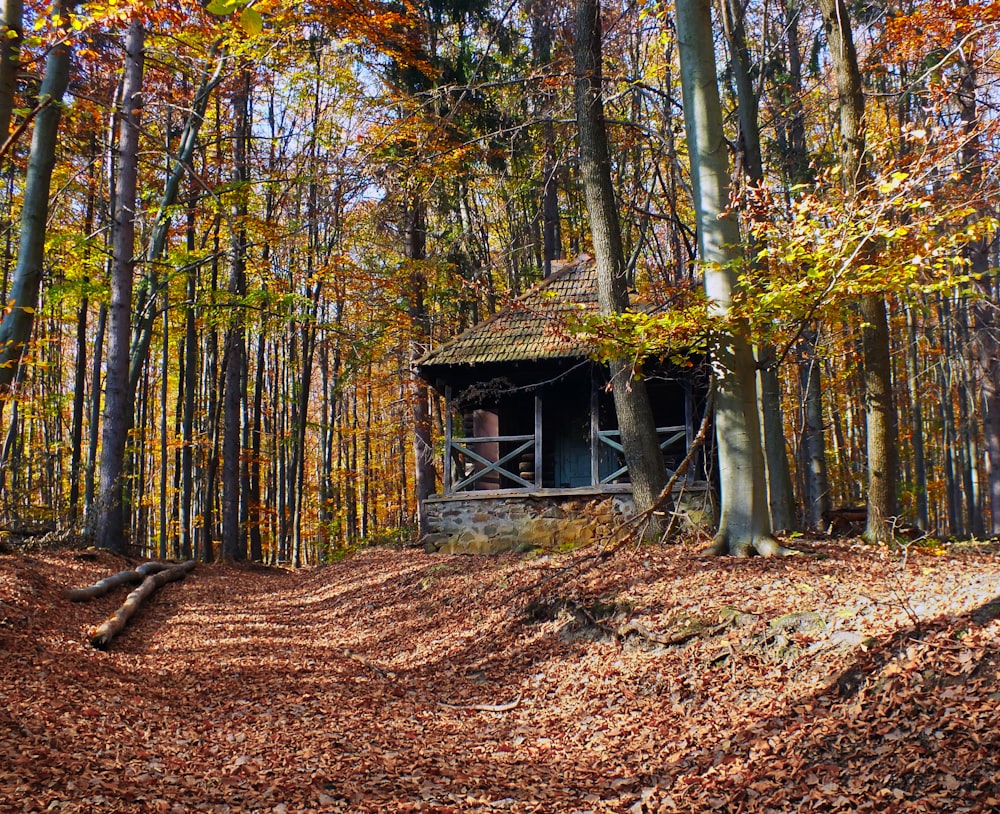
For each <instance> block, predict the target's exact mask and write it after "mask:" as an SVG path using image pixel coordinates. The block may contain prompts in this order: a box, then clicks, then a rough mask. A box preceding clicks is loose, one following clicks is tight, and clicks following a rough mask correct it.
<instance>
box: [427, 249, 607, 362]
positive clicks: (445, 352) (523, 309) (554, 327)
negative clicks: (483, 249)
mask: <svg viewBox="0 0 1000 814" xmlns="http://www.w3.org/2000/svg"><path fill="white" fill-rule="evenodd" d="M596 312H597V267H596V265H595V263H594V261H593V259H592V258H591V257H589V256H588V255H585V254H584V255H580V257H578V258H577V259H576V260H573V261H571V262H568V263H565V264H563V265H561V266H560V267H557V268H556V270H554V271H553V272H552V274H551V275H549V276H548V277H546V278H545V279H544V280H542V281H541V282H540V283H537V284H536V285H534V286H532V287H531V288H530V289H528V291H526V292H525V293H524V294H523V295H522V296H520V297H518V298H517V299H516V300H514V301H513V302H512V303H510V305H508V306H507V307H505V308H503V309H501V310H500V311H498V312H497V313H496V314H494V315H493V316H492V317H490V318H489V319H487V320H484V321H483V322H480V323H478V324H477V325H474V326H473V327H471V328H469V329H468V330H467V331H464V332H463V333H460V334H459V335H458V336H456V337H454V338H453V339H450V340H448V341H447V342H445V343H443V344H441V345H439V346H438V347H436V348H434V349H433V350H431V351H429V352H428V353H426V354H424V356H422V357H421V358H420V359H418V360H417V367H418V368H428V367H438V366H451V365H475V364H481V363H486V362H520V361H529V360H530V361H534V360H542V359H567V358H581V357H584V356H587V354H588V350H589V344H588V341H587V338H586V337H584V336H583V335H581V334H576V333H573V332H572V329H571V328H570V322H571V320H570V317H571V316H573V315H576V316H586V315H588V314H593V313H596Z"/></svg>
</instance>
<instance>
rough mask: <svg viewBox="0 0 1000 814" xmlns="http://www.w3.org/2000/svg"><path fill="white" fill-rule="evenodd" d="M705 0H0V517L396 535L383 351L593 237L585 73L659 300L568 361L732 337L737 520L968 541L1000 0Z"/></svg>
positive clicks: (400, 398)
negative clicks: (710, 184)
mask: <svg viewBox="0 0 1000 814" xmlns="http://www.w3.org/2000/svg"><path fill="white" fill-rule="evenodd" d="M707 6H708V4H700V3H683V2H682V3H678V4H676V6H675V5H674V4H668V3H654V2H634V3H632V2H606V3H604V4H603V6H602V5H598V4H596V3H592V2H589V1H588V0H580V2H579V3H578V4H577V6H575V7H574V6H572V4H564V3H561V2H558V0H552V1H551V2H543V0H527V2H518V0H512V2H510V3H508V4H502V5H501V4H490V3H485V2H482V0H466V2H457V0H451V1H449V0H419V2H418V1H416V0H415V1H414V2H408V0H386V2H381V0H362V2H360V3H346V2H341V0H334V1H333V2H329V3H311V2H303V3H294V4H292V3H282V2H280V0H259V1H257V2H255V1H254V0H211V2H209V3H207V4H203V3H196V2H190V0H169V1H168V2H157V3H150V2H141V1H140V0H128V2H125V1H124V0H118V1H116V0H95V2H91V3H80V2H76V0H58V2H54V3H53V4H51V5H47V4H39V3H35V2H33V0H29V2H28V3H22V2H21V1H20V0H8V2H7V3H5V6H4V15H5V19H4V25H5V31H6V37H5V39H4V40H3V42H2V44H0V52H2V59H0V131H2V132H3V133H4V134H5V140H4V141H3V145H2V147H0V174H2V178H3V184H2V190H0V234H2V240H3V248H2V256H0V263H2V277H0V289H2V292H3V298H4V299H3V302H4V303H6V306H5V309H4V312H3V319H2V322H0V355H2V360H0V362H2V363H0V386H2V388H3V393H2V401H0V419H2V421H0V424H2V426H3V433H4V435H3V442H2V448H0V524H2V526H3V527H4V528H5V529H7V530H8V531H10V532H12V533H16V534H19V535H39V534H45V533H50V532H56V533H65V532H67V531H68V532H73V533H76V532H81V531H82V532H85V533H87V534H89V535H91V536H93V537H94V538H95V539H96V540H97V542H98V544H99V545H101V546H102V547H104V548H109V549H111V550H112V551H116V552H119V553H122V552H124V551H126V550H129V551H131V552H134V553H144V554H146V555H148V556H159V557H173V558H183V559H189V558H192V557H194V558H198V559H201V560H206V561H207V560H212V559H214V558H216V557H218V556H221V557H223V558H225V559H233V560H239V559H251V560H255V561H261V562H268V563H278V564H286V563H287V564H293V565H302V564H312V563H318V562H323V561H327V560H329V559H330V558H332V557H335V556H336V555H337V554H338V552H341V551H344V550H347V549H350V548H351V547H353V546H356V545H358V544H359V543H362V542H378V541H387V542H405V541H410V540H412V539H414V538H415V537H416V536H417V535H418V534H419V528H418V525H419V523H418V511H417V508H418V501H419V499H420V497H421V496H423V495H425V494H427V493H429V492H432V491H434V489H435V481H436V480H439V479H440V477H441V475H440V472H437V473H435V472H433V471H430V472H428V471H427V467H426V465H425V464H426V461H424V460H421V458H422V457H423V455H424V453H420V454H417V453H415V451H414V450H428V449H430V450H438V449H439V445H440V443H441V436H442V432H443V426H444V416H443V414H442V410H443V406H442V403H441V400H440V399H439V397H438V395H437V394H435V393H434V392H433V391H432V390H430V389H429V388H428V387H427V385H426V384H425V383H423V382H422V381H421V380H419V379H418V378H417V377H415V376H414V375H413V373H412V365H413V362H414V361H415V360H416V359H418V358H419V357H420V356H421V355H422V354H423V353H424V352H426V351H427V350H428V349H430V348H433V347H435V346H436V345H438V344H440V343H441V342H443V341H445V340H447V339H448V338H449V337H452V336H454V335H455V334H456V333H458V332H459V331H461V330H462V329H464V328H466V327H468V326H470V325H473V324H476V323H477V322H479V321H482V320H484V319H486V318H488V317H489V316H490V315H491V314H493V313H495V312H496V311H497V309H499V308H500V307H502V306H503V305H504V304H505V303H508V302H510V301H511V299H512V298H515V297H516V296H518V295H519V294H521V293H522V292H524V291H525V290H526V289H527V288H528V287H530V286H531V285H532V284H533V283H535V282H537V281H538V280H539V279H541V278H542V277H543V275H545V274H546V272H547V270H548V269H549V268H550V267H551V265H552V263H553V262H555V261H558V260H560V259H562V258H572V257H575V256H577V255H578V254H580V253H581V252H594V251H595V248H596V249H597V252H596V253H597V257H598V261H599V262H600V259H601V253H600V246H597V247H595V245H594V243H595V242H596V239H595V231H596V230H595V229H594V228H593V227H592V223H593V221H592V218H593V206H592V202H591V198H590V191H589V190H588V183H589V182H588V175H587V172H586V170H587V164H588V156H589V153H588V152H587V150H586V149H584V148H585V147H586V144H587V140H586V139H585V138H584V136H585V134H586V132H588V131H586V130H585V127H584V125H585V121H584V120H585V118H586V117H585V116H583V115H581V113H580V111H581V110H582V108H581V107H580V104H579V100H580V94H581V92H582V91H581V87H582V86H586V87H584V92H589V93H593V94H596V95H597V98H598V99H599V100H600V101H601V104H602V107H603V110H602V117H601V118H600V120H596V121H597V124H598V125H599V129H600V130H601V131H602V134H603V136H604V137H605V141H606V150H607V156H606V160H605V161H604V163H603V165H602V166H603V167H604V169H605V170H606V174H607V176H608V179H609V181H610V183H611V185H612V186H611V190H613V209H614V212H615V215H616V219H617V223H618V231H619V232H620V244H621V245H620V249H621V253H620V256H621V258H622V259H623V262H622V263H620V266H621V268H620V270H621V271H623V272H627V277H628V280H629V283H630V285H631V286H632V287H633V290H637V291H641V292H643V293H644V295H645V296H648V297H652V298H659V299H660V301H662V302H664V303H671V304H672V307H670V308H667V309H666V310H665V311H662V312H660V314H659V316H656V317H650V318H646V319H643V318H640V317H639V316H638V315H625V316H629V317H633V318H623V317H622V316H621V315H619V318H618V319H611V318H609V319H608V321H606V322H605V323H604V324H602V325H600V326H597V327H596V328H595V340H594V348H595V350H594V353H595V356H599V355H600V354H602V353H603V354H609V351H608V337H610V338H611V343H612V350H611V351H610V355H609V358H613V359H615V360H621V359H623V358H624V359H632V360H637V362H636V364H638V363H639V362H641V360H643V359H647V358H672V359H679V360H681V361H682V362H683V360H684V359H685V358H687V359H693V358H694V357H695V356H697V354H698V353H701V352H704V351H706V350H709V349H711V348H713V347H715V345H714V344H713V343H717V342H718V337H719V336H720V335H725V336H730V337H736V339H735V340H734V341H733V344H732V347H734V348H737V350H736V351H734V357H735V356H739V354H741V353H742V354H745V360H744V361H745V362H746V364H749V365H750V369H751V371H752V373H751V375H750V378H749V380H747V379H746V377H745V376H744V377H743V378H742V379H741V381H742V384H741V385H740V387H741V388H742V390H741V395H740V396H739V398H741V399H742V405H743V407H745V406H746V404H747V403H748V400H749V403H751V404H754V403H755V402H756V401H758V400H759V404H760V417H759V418H758V417H757V416H756V413H755V414H754V417H753V420H751V421H749V424H750V425H753V426H754V427H755V429H754V430H753V433H751V435H753V437H754V438H755V439H756V440H755V441H754V443H755V444H756V445H757V448H758V450H759V454H757V456H756V457H757V458H759V459H760V460H761V461H766V478H767V493H766V494H767V497H766V500H767V502H768V508H767V514H768V517H767V522H766V525H767V530H768V531H769V530H774V531H811V530H827V529H828V528H829V524H830V518H831V516H834V515H835V514H836V512H837V511H838V510H839V511H843V510H845V509H850V510H855V512H856V513H857V512H860V514H861V515H862V516H867V524H868V525H867V528H866V533H868V536H870V537H871V538H874V539H876V540H883V539H886V538H887V537H891V536H893V535H894V534H895V533H896V531H897V530H899V529H901V528H902V527H907V528H909V529H915V530H917V533H918V534H927V535H933V536H938V537H941V538H954V539H958V538H980V539H982V538H985V537H989V536H992V535H995V534H996V533H997V531H998V529H1000V347H998V338H1000V337H998V332H997V331H998V326H1000V318H998V314H997V303H998V296H997V277H996V274H995V269H996V267H997V265H998V257H997V255H998V250H1000V246H998V241H997V233H998V232H997V228H998V224H997V221H996V212H995V210H996V206H997V195H998V192H1000V177H998V175H997V171H996V167H997V166H998V165H997V161H996V150H997V148H998V146H1000V141H998V138H1000V134H998V132H997V126H998V113H997V112H998V107H997V104H998V101H1000V97H998V93H997V91H998V89H997V86H996V81H997V78H998V71H997V67H998V66H997V48H998V46H1000V4H998V3H995V2H992V1H991V0H990V1H988V0H952V1H950V2H940V0H904V1H903V2H887V1H885V0H857V2H843V0H817V2H815V3H812V2H804V1H803V0H780V2H778V1H777V0H772V2H764V0H721V2H720V3H717V4H715V6H716V7H715V8H714V9H713V12H712V17H711V19H710V18H708V17H707V16H706V13H707ZM588 15H589V17H588ZM581 20H583V22H581ZM587 20H589V22H590V24H591V25H590V27H589V29H588V27H587V25H586V24H585V23H586V22H587ZM692 26H693V28H692ZM585 30H586V31H585ZM692 31H694V32H696V33H699V34H700V35H702V38H703V40H704V42H707V43H708V45H707V47H706V48H702V49H701V59H702V62H701V63H699V66H698V67H699V68H700V69H701V70H702V73H701V74H697V76H701V77H702V80H698V81H695V80H692V79H691V77H692V76H694V74H692V71H693V70H694V68H693V67H692V66H693V65H694V63H693V62H692V57H691V56H686V55H685V53H688V54H690V50H689V51H688V52H685V48H688V49H690V48H692V47H693V46H692V45H691V43H692V42H694V38H693V35H692ZM584 33H587V35H588V37H589V39H588V40H587V41H586V43H588V44H589V46H593V48H592V53H591V54H590V56H594V55H595V54H596V69H595V67H594V65H593V64H591V65H590V67H587V63H585V62H581V58H582V57H587V53H585V51H586V48H584V47H583V45H582V43H584V39H583V34H584ZM706 36H707V37H708V39H707V40H705V39H704V37H706ZM709 58H710V59H709ZM705 60H707V61H705ZM581 65H583V66H584V67H581ZM706 66H707V67H706ZM705 76H708V77H709V80H708V81H707V82H706V81H704V77H705ZM581 77H582V78H583V80H586V81H585V82H583V85H581ZM587 83H589V85H588V84H587ZM695 86H697V87H698V88H706V87H709V86H710V87H711V88H712V89H717V91H718V93H717V96H716V97H715V101H714V102H711V101H710V102H708V103H706V102H705V99H704V98H702V96H699V95H697V94H696V93H695V91H694V89H695ZM708 96H712V94H708ZM575 102H576V104H575ZM706 104H707V107H705V106H706ZM712 105H714V107H715V109H716V113H717V116H716V118H717V119H718V125H717V126H718V127H721V130H720V131H719V132H720V133H721V136H720V140H719V143H718V144H717V145H716V148H715V149H714V153H713V155H714V156H715V158H716V159H718V160H720V161H721V162H722V163H721V164H720V165H719V166H718V167H716V170H715V176H714V177H715V179H716V180H720V179H721V181H720V183H721V186H720V187H719V189H720V190H722V194H723V195H724V197H723V199H722V201H721V203H719V204H718V205H717V206H716V209H715V210H714V211H711V210H706V209H705V205H704V204H705V197H704V196H705V188H706V187H705V183H706V182H705V180H704V177H702V176H703V175H704V173H703V172H702V171H703V170H704V164H703V163H699V160H696V158H697V157H696V156H695V155H694V153H695V152H696V143H695V142H696V141H697V138H696V139H695V141H692V134H694V133H696V131H697V132H701V131H700V130H698V128H699V127H700V126H701V125H700V124H698V122H700V121H701V114H702V112H703V110H705V109H710V108H712ZM707 118H708V119H711V116H708V117H707ZM698 149H700V148H698ZM693 167H694V168H695V170H694V172H695V173H696V174H697V173H699V172H701V174H700V175H696V174H693V170H692V168H693ZM706 177H707V176H706ZM718 224H722V225H724V226H726V229H725V230H722V231H721V232H720V230H719V229H717V228H716V226H717V225H718ZM711 235H715V237H714V238H713V239H714V241H715V243H714V244H713V245H708V243H707V241H708V240H709V238H710V236H711ZM713 252H714V253H713ZM720 258H721V259H720ZM720 274H721V276H722V277H724V278H725V286H726V289H727V292H728V293H727V294H726V297H725V300H726V301H725V303H722V301H721V300H720V298H719V294H718V288H713V285H715V284H714V283H713V282H712V280H713V279H715V278H719V277H720ZM685 354H690V356H685ZM740 358H743V357H740ZM747 360H748V361H747ZM691 363H692V364H693V362H691ZM746 364H744V368H746ZM722 378H723V380H724V379H725V377H724V376H723V377H722ZM755 379H756V382H755V381H754V380H755ZM758 392H759V396H758ZM725 393H726V391H725V388H723V389H722V390H720V396H719V398H718V399H717V410H718V411H719V423H720V425H721V424H722V423H724V420H725V416H726V415H728V414H732V413H733V411H734V410H737V409H738V405H737V406H734V404H735V402H733V401H732V400H731V399H730V400H728V401H727V399H728V398H729V396H726V395H725ZM743 415H744V419H745V418H746V410H744V412H743ZM727 426H728V425H727ZM757 436H759V438H757ZM727 443H728V442H727V441H726V440H725V439H723V440H722V441H721V442H720V449H719V455H720V466H721V467H723V468H724V467H725V457H726V455H727V454H728V453H727V452H726V450H725V449H724V447H726V444H727ZM730 445H731V444H730ZM418 464H424V466H423V467H421V466H418ZM438 466H440V464H438ZM422 468H423V470H424V471H423V473H422V474H420V472H421V469H422ZM758 468H759V467H758ZM721 477H722V479H723V481H724V482H725V479H726V477H727V475H726V474H725V472H722V473H721ZM753 477H754V478H757V477H758V476H757V475H754V476H753ZM761 499H762V498H760V497H759V495H758V494H757V492H756V491H755V497H754V498H753V502H754V505H755V506H757V505H759V501H760V500H761ZM725 502H726V499H725V497H724V498H723V513H724V515H725V512H726V506H725Z"/></svg>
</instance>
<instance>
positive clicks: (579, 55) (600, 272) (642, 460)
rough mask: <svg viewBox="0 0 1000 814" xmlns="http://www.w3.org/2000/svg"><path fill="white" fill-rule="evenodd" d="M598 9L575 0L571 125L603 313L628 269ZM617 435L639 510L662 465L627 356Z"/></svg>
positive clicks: (657, 489) (621, 293)
mask: <svg viewBox="0 0 1000 814" xmlns="http://www.w3.org/2000/svg"><path fill="white" fill-rule="evenodd" d="M601 28H602V27H601V9H600V3H599V0H578V2H577V6H576V47H575V58H576V86H575V98H576V123H577V132H578V136H579V142H580V174H581V176H582V179H583V189H584V196H585V199H586V204H587V214H588V217H589V221H590V231H591V237H592V239H593V243H594V256H595V259H596V261H597V298H598V306H599V308H600V312H601V314H602V315H605V316H610V315H612V314H621V313H624V312H625V311H626V310H627V309H628V288H627V277H626V273H627V268H626V262H625V251H624V248H623V246H622V236H621V229H620V227H619V222H618V211H617V204H616V201H615V192H614V187H613V186H612V182H611V160H610V157H609V153H608V140H607V128H606V126H605V120H604V98H603V93H602V90H601V79H602V69H601ZM608 367H609V369H610V374H611V388H612V394H613V396H614V402H615V414H616V415H617V417H618V430H619V432H620V433H621V443H622V449H623V451H624V453H625V462H626V464H627V465H628V469H629V477H630V479H631V481H632V498H633V500H634V501H635V508H636V511H637V512H639V513H642V512H646V511H647V510H649V509H652V507H653V506H654V504H655V503H656V501H657V499H658V498H659V496H660V493H661V492H662V491H663V487H664V486H666V482H667V478H666V467H665V465H664V462H663V452H662V451H661V449H660V443H659V438H658V437H657V433H656V423H655V421H654V420H653V411H652V408H651V406H650V403H649V395H648V393H647V391H646V385H645V382H644V381H643V380H642V379H641V378H639V377H638V376H636V375H635V370H634V369H633V366H632V364H631V363H630V361H629V360H628V359H625V358H619V359H612V360H611V361H610V362H609V363H608ZM649 517H650V522H649V527H648V529H647V537H649V538H651V539H655V538H659V536H660V535H661V534H662V533H663V530H664V524H663V522H662V519H661V518H660V517H659V516H657V515H655V514H650V515H649Z"/></svg>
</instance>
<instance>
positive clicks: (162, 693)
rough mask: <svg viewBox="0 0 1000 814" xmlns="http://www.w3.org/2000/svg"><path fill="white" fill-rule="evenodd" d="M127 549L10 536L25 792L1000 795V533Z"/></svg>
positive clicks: (971, 799)
mask: <svg viewBox="0 0 1000 814" xmlns="http://www.w3.org/2000/svg"><path fill="white" fill-rule="evenodd" d="M129 565H130V563H129V562H126V561H125V560H122V559H120V558H116V557H113V556H111V555H109V554H107V553H104V552H94V551H60V552H36V553H32V554H14V555H6V556H3V557H0V653H2V658H3V661H2V663H3V668H4V669H3V688H2V690H0V698H2V700H0V812H36V811H39V812H40V811H62V812H166V813H167V814H173V812H191V811H199V812H272V814H289V813H290V812H329V813H332V812H347V811H351V812H355V811H356V812H415V811H426V812H439V813H440V814H444V812H493V811H507V812H547V813H548V812H580V813H581V814H582V813H583V812H595V813H601V812H628V814H643V812H647V813H648V812H708V811H721V812H790V811H831V812H833V811H845V812H847V811H878V812H938V811H976V812H989V811H996V810H1000V681H998V671H1000V622H998V621H997V616H998V614H1000V556H998V555H997V554H996V553H995V551H994V550H992V549H989V548H985V547H978V548H977V547H970V548H969V549H968V550H966V551H961V552H960V551H957V550H956V551H952V552H951V553H948V554H946V555H944V556H930V555H920V554H914V553H911V555H910V556H909V557H907V558H906V561H905V563H901V562H900V561H899V558H897V557H895V556H893V555H891V554H890V553H888V552H886V551H883V550H875V549H870V548H866V547H863V546H860V545H852V544H851V543H850V542H838V541H823V542H817V543H816V545H815V547H814V549H813V550H812V552H811V553H809V554H803V555H800V556H796V557H791V558H783V559H772V560H764V559H750V560H739V561H737V560H730V559H719V558H706V557H701V556H699V555H698V553H697V550H696V549H695V548H693V547H691V546H685V545H681V546H675V547H670V548H643V549H640V550H638V551H633V552H619V553H618V554H616V555H615V556H614V557H612V558H610V559H607V560H601V559H599V558H597V557H594V556H593V555H592V554H590V553H588V552H580V553H576V554H567V555H560V556H537V555H514V554H511V555H504V556H499V557H489V558H487V557H477V558H473V557H458V556H455V557H448V556H432V557H429V556H427V555H424V554H423V553H419V552H416V551H413V550H409V551H399V550H389V549H371V550H365V551H362V552H360V553H359V554H357V555H356V556H353V557H351V558H349V559H346V560H344V561H341V562H338V563H335V564H333V565H329V566H325V567H321V568H314V569H308V570H302V571H298V572H288V571H285V570H281V569H268V568H263V567H257V566H232V565H207V566H205V565H200V566H198V568H197V569H196V570H195V571H194V572H193V573H191V574H190V575H189V576H188V578H187V579H185V580H184V581H182V582H178V583H174V584H171V585H167V586H165V587H164V588H163V589H162V590H161V591H160V592H159V593H158V594H157V595H156V596H155V597H154V598H153V600H152V602H151V603H150V604H149V605H148V606H147V607H145V608H144V609H143V610H142V611H141V612H140V613H139V615H138V616H137V618H136V619H135V620H134V621H133V623H132V625H131V626H130V627H129V628H128V629H127V630H126V631H125V632H124V633H123V634H122V635H121V636H120V638H119V639H117V640H116V641H115V643H114V645H113V646H112V648H111V650H110V652H106V653H105V652H100V651H97V650H94V649H92V648H91V647H90V646H89V645H88V644H87V641H86V630H87V629H88V627H89V626H91V625H93V624H95V623H96V622H98V621H100V620H101V619H103V618H104V617H105V616H107V615H108V614H110V613H111V612H112V611H113V610H114V609H115V607H116V606H117V604H118V603H120V602H121V600H122V596H120V595H118V594H117V593H115V594H112V595H109V596H107V597H103V598H101V599H99V600H95V601H93V602H90V603H88V604H85V605H75V604H72V603H70V602H69V601H68V600H67V599H65V597H64V591H65V590H66V589H67V588H72V587H80V586H82V585H86V584H88V583H90V582H93V581H95V580H96V579H100V578H101V577H104V576H107V575H108V574H111V573H113V572H115V571H118V570H121V569H122V568H125V567H128V566H129ZM991 603H992V604H991ZM675 642H676V643H675Z"/></svg>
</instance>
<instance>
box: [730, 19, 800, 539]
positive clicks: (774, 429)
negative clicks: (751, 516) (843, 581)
mask: <svg viewBox="0 0 1000 814" xmlns="http://www.w3.org/2000/svg"><path fill="white" fill-rule="evenodd" d="M722 11H723V15H722V16H723V20H724V22H725V30H726V37H727V39H728V40H729V43H730V52H731V53H732V70H733V75H734V77H735V79H736V95H737V99H738V101H739V111H738V112H739V120H740V146H741V150H740V155H741V156H742V160H743V172H744V175H745V176H746V179H747V181H748V182H749V183H750V184H751V185H752V186H755V187H757V186H760V185H761V184H762V183H763V180H764V160H763V155H762V153H761V147H760V127H759V124H758V121H757V114H758V110H759V99H758V95H757V91H756V89H755V88H754V85H753V80H752V77H751V71H752V66H751V64H750V49H749V48H748V47H747V39H746V24H745V16H746V15H745V9H744V0H725V1H724V2H723V4H722ZM756 254H757V252H756V249H755V247H754V246H753V245H752V242H751V245H750V247H749V251H747V252H745V256H746V262H747V263H748V264H751V265H752V264H754V263H755V262H756V261H755V260H754V257H755V256H756ZM757 356H758V361H759V368H760V370H759V382H758V383H759V385H760V387H759V391H758V399H759V410H760V422H761V431H762V442H763V445H764V466H765V469H766V471H767V496H768V506H769V509H770V511H771V526H772V528H774V529H783V530H790V529H793V528H794V527H795V521H794V519H793V514H792V501H793V497H794V496H793V494H792V475H791V470H790V468H789V466H788V454H787V452H786V450H785V430H784V417H783V416H782V413H781V386H780V382H779V380H778V370H777V364H776V362H775V359H774V356H775V354H774V349H773V348H771V347H761V348H759V350H758V355H757Z"/></svg>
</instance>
